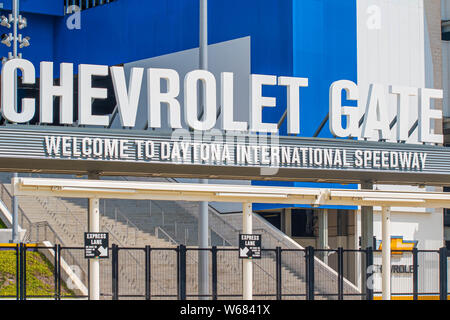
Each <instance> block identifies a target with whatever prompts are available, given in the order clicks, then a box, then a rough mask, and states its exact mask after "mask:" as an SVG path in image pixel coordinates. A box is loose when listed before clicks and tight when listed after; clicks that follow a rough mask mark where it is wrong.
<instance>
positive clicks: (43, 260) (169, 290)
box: [0, 244, 449, 300]
mask: <svg viewBox="0 0 450 320" xmlns="http://www.w3.org/2000/svg"><path fill="white" fill-rule="evenodd" d="M109 249H110V257H109V258H108V259H101V260H100V270H101V277H100V290H101V298H102V299H112V300H117V299H142V300H150V299H165V300H167V299H178V300H184V299H212V300H219V299H241V298H242V263H241V261H240V260H239V258H238V249H237V248H231V247H212V248H208V249H199V248H194V247H186V246H183V245H180V246H178V247H170V248H153V247H150V246H146V247H144V248H127V247H119V246H117V245H115V244H113V245H112V247H111V248H109ZM200 251H206V252H207V254H208V259H209V279H208V280H209V289H208V292H207V293H206V294H199V282H198V278H199V276H198V268H197V265H198V263H197V262H198V255H199V252H200ZM63 252H68V253H70V255H67V254H66V255H63V254H62V253H63ZM0 253H1V254H0V298H9V299H18V300H25V299H32V298H39V299H55V300H60V299H80V298H81V299H83V298H84V299H87V298H88V290H87V287H88V283H89V281H88V274H89V271H88V268H89V267H88V265H89V263H88V260H87V259H84V248H83V247H61V246H60V245H55V246H54V247H44V246H29V245H25V244H18V245H16V246H5V247H0ZM64 256H70V257H72V258H73V260H71V261H65V260H64V258H63V257H64ZM447 256H448V254H447V249H446V248H442V249H440V250H417V249H414V250H413V251H403V252H400V253H396V252H393V255H392V259H391V260H392V261H393V262H392V265H391V268H392V272H393V275H394V274H395V277H394V276H393V278H392V287H393V288H394V287H395V288H396V289H393V290H392V296H393V298H395V297H400V296H403V298H410V299H414V300H418V299H427V298H428V299H444V300H446V299H447V296H448V280H449V279H448V277H447V272H448V271H447V270H448V265H447V259H448V258H447ZM380 258H381V252H380V251H377V250H372V249H371V248H368V249H367V250H346V249H343V248H338V249H329V250H319V249H314V248H313V247H307V248H305V249H301V250H296V249H282V248H279V247H277V248H275V249H263V250H262V256H261V259H254V260H253V279H254V280H253V293H254V297H255V299H276V300H286V299H302V300H314V299H322V300H328V299H332V300H344V299H368V300H372V299H377V298H379V296H380V294H381V292H380V283H379V282H380V280H381V276H380V271H381V270H379V268H378V270H377V264H378V263H379V261H380ZM396 259H397V260H399V261H402V262H403V264H398V263H397V262H396ZM324 261H325V262H326V263H325V262H324ZM405 261H406V262H405ZM408 261H409V262H410V264H409V262H408ZM358 262H363V263H364V264H365V265H367V266H371V267H370V268H367V272H365V273H366V274H365V275H364V276H365V280H366V281H367V283H371V284H372V285H369V286H367V289H364V290H362V292H361V291H360V290H359V289H358V285H357V284H356V283H353V282H357V281H356V280H355V279H356V278H357V277H354V279H353V280H352V279H349V278H348V277H347V276H346V275H349V274H354V273H356V272H357V270H361V269H358V268H359V266H358ZM73 263H76V264H73ZM400 271H401V272H400ZM377 277H378V279H377ZM396 281H400V282H401V283H400V282H399V283H396Z"/></svg>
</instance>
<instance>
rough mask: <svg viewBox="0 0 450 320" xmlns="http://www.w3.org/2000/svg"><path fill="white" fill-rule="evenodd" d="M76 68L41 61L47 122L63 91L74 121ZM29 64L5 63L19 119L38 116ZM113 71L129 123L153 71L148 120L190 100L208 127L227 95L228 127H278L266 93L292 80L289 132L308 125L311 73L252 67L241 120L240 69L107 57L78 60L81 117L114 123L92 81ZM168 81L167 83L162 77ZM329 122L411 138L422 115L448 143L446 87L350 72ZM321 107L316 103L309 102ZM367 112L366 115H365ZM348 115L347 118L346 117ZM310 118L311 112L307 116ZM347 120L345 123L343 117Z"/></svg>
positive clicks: (363, 133) (9, 116)
mask: <svg viewBox="0 0 450 320" xmlns="http://www.w3.org/2000/svg"><path fill="white" fill-rule="evenodd" d="M73 69H74V66H73V64H71V63H62V64H61V65H60V83H59V85H54V82H53V79H54V74H53V63H52V62H41V64H40V115H39V122H40V123H42V124H51V123H53V101H54V98H59V99H60V109H61V110H60V119H59V122H60V123H61V124H68V125H73V124H74V119H73V108H74V105H73V96H74V90H73V88H74V84H73V74H74V72H73ZM17 70H20V71H21V74H22V82H23V83H24V84H35V81H36V77H35V75H36V71H35V67H34V65H33V64H32V63H31V62H30V61H28V60H25V59H12V60H9V61H7V62H6V63H5V64H4V65H3V69H2V82H1V87H2V113H3V117H4V118H5V119H6V120H8V121H10V122H13V123H27V122H29V121H30V120H32V119H33V117H34V116H35V113H36V101H35V99H34V98H23V99H22V108H21V111H20V112H18V111H17V110H16V108H15V103H14V99H15V98H14V97H15V87H14V75H15V72H16V71H17ZM109 74H110V75H111V78H112V81H113V85H114V91H115V98H116V101H117V107H118V114H119V116H120V122H121V124H122V126H123V127H127V128H133V127H135V124H136V117H137V114H138V104H139V97H140V93H141V89H142V88H141V87H142V82H143V81H142V80H143V77H144V75H145V76H146V77H147V80H148V81H147V83H148V85H147V88H146V89H147V90H148V101H147V102H148V103H147V108H148V112H147V114H148V127H149V128H160V127H161V112H162V108H167V109H168V114H169V126H170V127H171V128H173V129H179V128H181V127H182V125H181V123H182V121H181V120H182V119H181V108H184V115H185V119H184V122H185V123H186V124H187V125H188V126H189V127H190V128H192V129H194V130H200V131H207V130H211V129H212V128H213V127H214V126H215V125H216V120H217V109H218V108H217V107H218V106H217V101H218V99H217V97H220V100H219V101H220V108H221V112H222V115H223V116H222V118H221V119H222V123H221V127H222V129H223V130H227V131H230V130H232V131H250V132H270V133H277V132H278V126H277V124H276V123H265V122H263V121H262V110H263V108H273V107H276V106H277V101H276V98H275V97H266V96H264V95H263V93H262V92H263V90H262V89H263V87H264V86H283V87H286V94H287V107H286V110H287V132H288V134H300V133H301V121H305V119H300V108H301V105H300V100H301V99H300V96H301V92H302V90H307V87H308V85H309V81H308V79H307V78H299V77H277V76H273V75H258V74H252V75H250V79H249V81H250V97H249V122H248V123H247V122H244V121H236V120H235V119H234V115H233V110H234V109H233V93H234V76H233V73H230V72H223V73H222V74H221V77H220V79H216V78H215V77H214V75H213V74H212V73H211V72H209V71H205V70H194V71H191V72H189V73H187V75H186V76H185V78H184V79H183V80H182V79H180V76H179V74H178V73H177V71H175V70H172V69H160V68H158V69H156V68H148V69H146V70H144V68H133V69H132V70H131V74H130V78H129V79H128V86H127V79H126V77H125V72H124V68H123V67H110V68H109V67H108V66H104V65H85V64H81V65H79V66H78V122H77V124H78V125H87V126H108V125H109V123H110V117H111V115H95V114H94V113H93V110H92V102H93V100H94V99H106V98H107V89H106V88H94V87H92V77H93V76H96V77H99V76H100V77H101V76H103V77H106V76H108V75H109ZM163 82H165V86H164V87H165V88H166V89H165V90H162V88H163V86H162V85H161V84H162V83H163ZM199 83H202V84H203V88H204V90H203V92H201V93H199V90H198V87H199ZM180 86H184V105H183V106H181V104H180V102H179V101H178V97H179V94H180ZM343 92H344V94H345V95H344V96H345V97H346V99H347V100H358V99H359V98H360V97H361V96H362V95H363V94H367V106H366V107H365V110H359V107H354V106H343V105H342V104H343V103H342V96H343ZM329 94H330V99H329V100H330V108H329V116H330V120H329V125H330V131H331V132H332V133H333V134H334V135H335V136H336V137H342V138H346V137H357V138H361V139H369V138H370V137H372V136H373V135H374V133H377V134H378V136H379V138H380V140H387V139H388V137H389V136H390V134H389V133H390V130H391V123H393V121H394V120H395V121H396V123H397V124H396V137H397V141H399V142H403V141H406V140H407V138H408V132H409V131H410V128H409V127H408V123H409V120H410V119H409V117H414V118H416V119H417V121H418V133H419V134H418V142H422V143H442V141H443V136H442V135H440V134H435V133H433V131H432V125H431V122H432V120H435V119H442V111H441V110H435V109H433V108H432V100H433V99H442V98H443V91H442V90H437V89H428V88H413V87H404V86H396V85H390V86H386V85H381V84H372V85H371V86H370V89H369V91H368V92H367V93H365V92H361V90H360V89H359V87H358V85H357V84H355V83H354V82H352V81H349V80H340V81H336V82H334V83H333V84H331V87H330V92H329ZM200 95H202V98H203V99H204V106H205V108H204V110H203V116H202V117H201V119H199V117H198V114H199V110H198V108H199V97H200ZM387 95H394V96H396V97H397V105H395V106H392V105H389V104H388V102H387V101H388V99H387ZM411 99H416V100H417V102H418V105H419V108H418V110H419V111H418V114H416V115H414V114H411V112H410V106H409V103H410V102H411ZM306 107H308V108H314V106H306ZM389 108H395V109H396V110H397V112H396V118H395V119H389V117H388V115H389V112H388V110H389ZM360 115H363V117H362V118H361V117H360ZM344 119H345V120H344ZM306 121H307V119H306ZM343 123H345V125H344V124H343Z"/></svg>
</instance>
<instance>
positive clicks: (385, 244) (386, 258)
mask: <svg viewBox="0 0 450 320" xmlns="http://www.w3.org/2000/svg"><path fill="white" fill-rule="evenodd" d="M381 210H382V225H381V228H382V230H381V232H382V244H381V251H382V261H381V271H382V275H381V277H382V286H381V287H382V294H383V296H382V297H383V300H391V235H390V224H391V208H390V207H382V209H381Z"/></svg>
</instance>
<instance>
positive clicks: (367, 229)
mask: <svg viewBox="0 0 450 320" xmlns="http://www.w3.org/2000/svg"><path fill="white" fill-rule="evenodd" d="M361 189H366V190H373V183H372V182H371V181H362V182H361ZM369 247H371V248H372V249H374V250H375V249H376V248H373V207H361V248H362V249H366V248H369ZM368 267H369V266H366V261H365V259H361V290H362V291H363V292H364V291H365V290H366V289H367V281H366V280H367V279H366V276H365V274H366V273H367V268H368Z"/></svg>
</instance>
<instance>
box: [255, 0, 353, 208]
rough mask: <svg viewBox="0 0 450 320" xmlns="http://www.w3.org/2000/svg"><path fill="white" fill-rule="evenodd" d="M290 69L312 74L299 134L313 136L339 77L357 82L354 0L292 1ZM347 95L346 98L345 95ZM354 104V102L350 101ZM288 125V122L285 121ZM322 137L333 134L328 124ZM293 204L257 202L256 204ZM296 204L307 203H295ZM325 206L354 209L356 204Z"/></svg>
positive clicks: (299, 184) (307, 75)
mask: <svg viewBox="0 0 450 320" xmlns="http://www.w3.org/2000/svg"><path fill="white" fill-rule="evenodd" d="M292 30H293V34H292V47H293V62H292V63H293V65H292V75H293V76H295V77H304V78H308V79H309V87H308V89H307V90H306V89H303V90H302V89H300V104H301V106H302V107H301V109H300V130H301V132H300V136H303V137H312V136H313V135H314V133H315V132H316V130H317V128H318V127H319V126H320V123H321V122H322V120H323V119H324V117H325V116H326V115H327V113H328V107H329V95H328V91H329V87H330V85H331V84H332V83H333V82H334V81H336V80H341V79H347V80H352V81H354V82H357V34H356V32H357V20H356V0H322V1H317V0H294V1H293V3H292ZM343 101H344V102H345V101H346V100H345V99H344V100H343ZM347 105H352V102H347ZM284 127H285V126H284ZM319 137H322V138H331V137H332V135H331V133H330V131H329V128H328V124H327V125H325V127H324V128H323V130H322V131H321V133H320V134H319ZM252 184H253V185H265V186H267V185H271V186H294V187H315V188H317V187H323V188H357V185H341V184H330V183H305V182H273V181H253V182H252ZM283 207H292V206H291V205H282V204H269V205H268V204H254V206H253V209H254V210H263V209H275V208H283ZM295 207H309V206H305V205H296V206H295ZM323 208H340V209H356V207H353V206H346V207H343V206H339V207H337V206H336V207H333V206H332V207H330V206H326V207H323Z"/></svg>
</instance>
